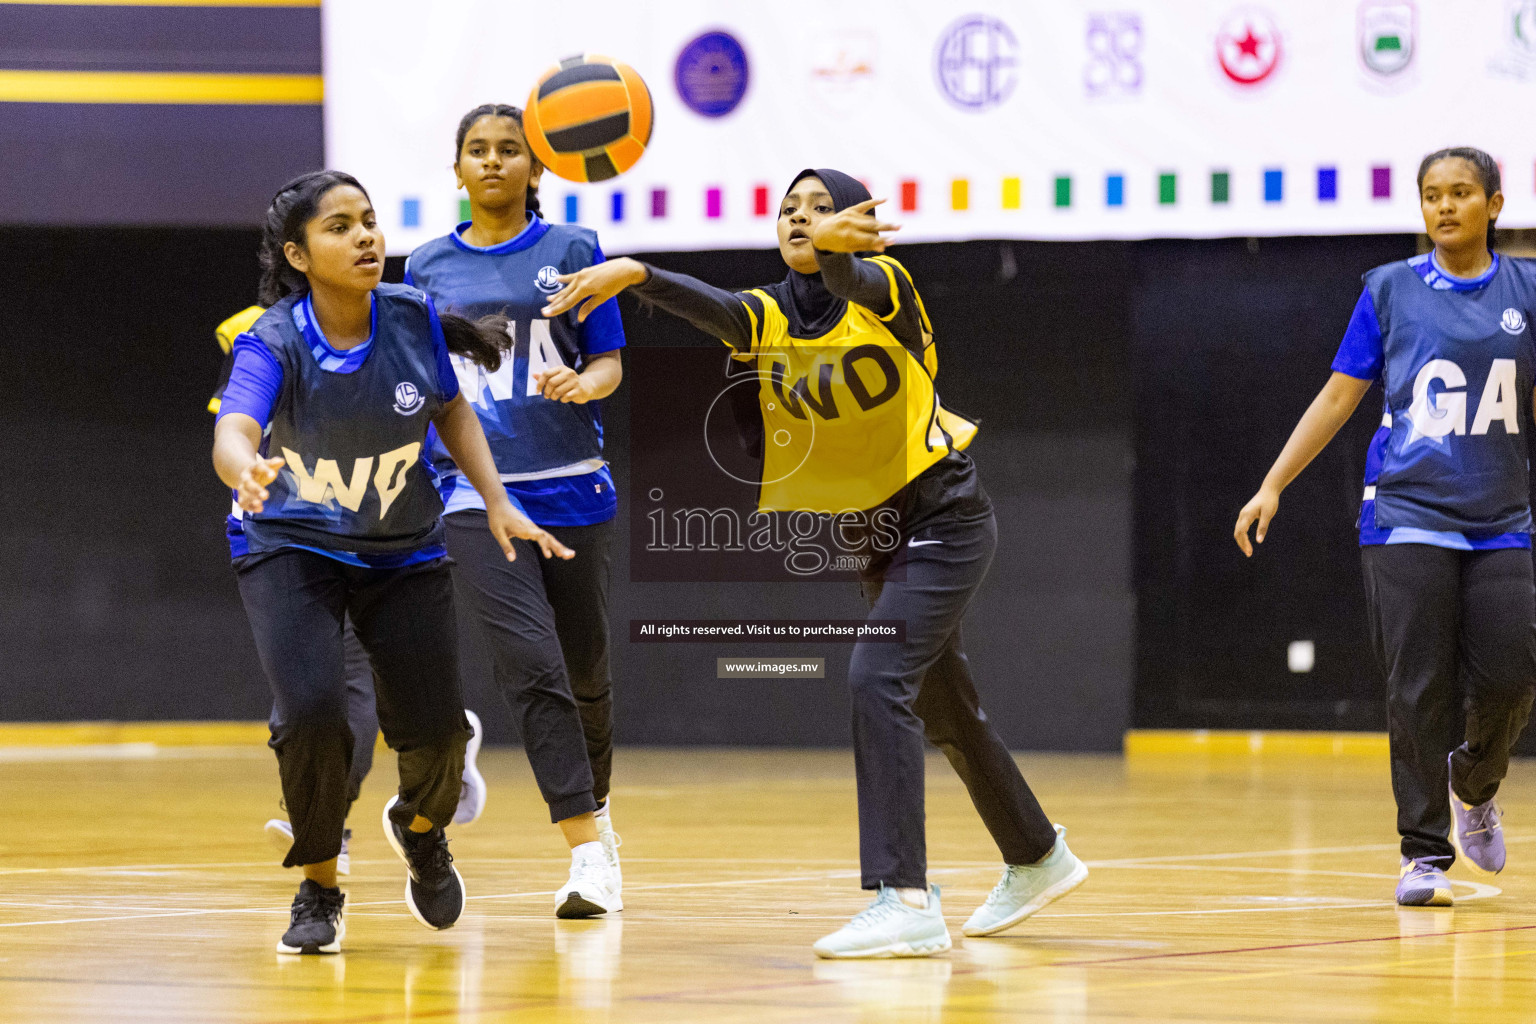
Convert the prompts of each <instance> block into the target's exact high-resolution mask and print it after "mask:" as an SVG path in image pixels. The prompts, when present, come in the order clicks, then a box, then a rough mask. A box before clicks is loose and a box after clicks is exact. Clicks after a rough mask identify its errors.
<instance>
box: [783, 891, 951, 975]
mask: <svg viewBox="0 0 1536 1024" xmlns="http://www.w3.org/2000/svg"><path fill="white" fill-rule="evenodd" d="M950 945H951V942H950V938H949V929H948V928H946V927H945V926H944V911H943V908H942V907H941V906H940V905H939V887H938V886H936V885H933V886H929V887H928V906H926V907H923V908H921V909H920V908H918V907H911V906H908V905H907V904H905V903H903V902H902V901H901V897H899V896H897V895H896V890H895V889H887V888H886V887H885V886H883V885H882V886H881V887H880V891H879V892H878V893H876V894H875V898H874V899H873V900H872V901H870V904H869V906H868V907H866V908H865V909H864V912H863V913H861V914H856V915H854V918H853V920H852V921H849V922H848V923H847V924H845V925H843V926H842V927H841V928H839V929H838V930H837V931H835V932H833V933H832V934H831V935H823V936H822V937H821V938H820V939H817V940H816V944H815V945H813V946H812V947H811V948H812V949H813V950H815V951H816V955H817V956H819V957H822V958H823V959H826V960H869V959H885V958H888V957H906V956H932V955H933V954H934V953H942V952H944V951H945V950H946V949H949V948H950Z"/></svg>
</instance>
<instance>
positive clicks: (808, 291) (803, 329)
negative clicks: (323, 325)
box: [763, 167, 871, 338]
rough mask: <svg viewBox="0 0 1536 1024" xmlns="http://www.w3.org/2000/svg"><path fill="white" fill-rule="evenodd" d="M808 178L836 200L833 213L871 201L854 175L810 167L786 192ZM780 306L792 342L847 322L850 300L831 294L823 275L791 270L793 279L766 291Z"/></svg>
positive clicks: (797, 177)
mask: <svg viewBox="0 0 1536 1024" xmlns="http://www.w3.org/2000/svg"><path fill="white" fill-rule="evenodd" d="M806 178H819V179H821V183H822V184H823V185H825V186H826V187H827V192H828V194H830V195H831V196H832V209H833V210H837V211H842V210H846V209H847V208H848V207H850V206H854V205H857V204H858V203H862V202H865V201H866V200H868V199H870V198H871V196H870V194H869V189H867V188H865V187H864V184H863V182H861V181H859V179H857V178H855V177H853V176H852V175H848V174H844V173H843V172H842V171H837V170H833V169H832V168H830V167H807V168H806V169H805V170H803V171H801V172H800V173H799V174H797V175H795V180H794V181H791V182H790V183H789V188H787V189H785V190H784V194H785V195H788V194H789V193H790V192H791V191H793V189H794V187H795V186H796V185H798V184H800V182H802V181H804V180H805V179H806ZM763 290H764V291H766V292H767V293H768V294H769V295H772V296H773V298H774V300H775V301H777V302H778V304H779V308H780V309H782V310H783V311H784V316H785V317H786V318H787V319H788V320H789V334H790V337H792V338H819V337H821V336H822V335H823V334H826V333H827V332H828V331H830V330H831V329H832V328H833V327H836V326H837V323H838V321H840V320H841V319H842V318H843V312H844V311H845V310H846V309H847V308H848V300H847V299H840V298H838V297H837V296H835V295H833V294H832V293H831V292H829V291H827V287H826V285H824V284H822V283H821V274H820V273H819V272H818V273H815V274H802V273H800V272H799V271H796V270H791V271H790V272H789V276H788V277H786V278H785V279H784V280H783V281H782V282H780V283H779V284H776V285H770V286H768V287H767V288H765V289H763Z"/></svg>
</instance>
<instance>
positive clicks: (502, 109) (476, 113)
mask: <svg viewBox="0 0 1536 1024" xmlns="http://www.w3.org/2000/svg"><path fill="white" fill-rule="evenodd" d="M482 117H507V118H511V119H512V121H513V123H515V124H516V125H517V130H518V131H519V132H522V131H523V110H522V108H521V107H514V106H512V105H511V104H508V103H482V104H480V105H479V106H478V107H476V108H475V109H474V110H471V111H470V112H469V113H467V114H465V115H464V116H463V117H461V118H459V130H458V132H456V133H455V134H454V137H453V165H454V166H455V167H457V166H458V165H459V156H460V154H462V153H463V152H464V137H465V136H466V135H468V134H469V130H470V128H472V127H474V124H475V122H476V121H478V120H480V119H481V118H482ZM523 145H525V146H526V145H528V133H527V132H523ZM528 159H529V161H530V162H531V163H532V164H533V166H534V167H539V166H542V165H541V164H540V163H539V158H538V157H536V156H534V155H533V150H532V149H529V150H528ZM523 205H524V207H525V208H526V209H527V210H528V212H529V213H531V214H533V215H534V216H535V217H537V216H539V215H540V213H541V211H540V210H539V190H538V189H537V188H535V187H534V186H532V185H529V186H528V196H527V198H526V199H524V200H523Z"/></svg>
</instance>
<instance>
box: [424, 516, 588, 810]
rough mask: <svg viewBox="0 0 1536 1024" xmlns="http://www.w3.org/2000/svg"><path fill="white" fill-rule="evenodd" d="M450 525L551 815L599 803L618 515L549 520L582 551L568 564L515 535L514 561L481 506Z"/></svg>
mask: <svg viewBox="0 0 1536 1024" xmlns="http://www.w3.org/2000/svg"><path fill="white" fill-rule="evenodd" d="M443 522H444V523H445V524H446V525H447V528H448V552H449V554H450V555H452V556H453V561H454V570H453V572H454V581H455V585H456V586H457V587H458V593H459V597H460V599H461V600H462V601H463V602H464V603H465V605H466V607H468V608H469V609H470V610H471V612H472V613H473V614H474V616H475V618H476V619H477V620H478V621H479V622H480V626H481V628H482V629H483V630H484V634H483V635H484V636H485V639H486V643H487V644H488V645H489V647H490V650H491V664H492V668H493V671H494V673H495V678H496V686H497V689H499V690H500V691H501V695H502V697H503V699H505V700H506V702H507V704H508V705H509V706H510V707H511V708H512V711H513V713H514V714H516V715H517V718H518V726H519V729H520V730H521V732H522V735H523V748H524V750H525V751H526V752H527V754H528V763H529V764H530V765H531V766H532V768H533V776H534V779H535V780H536V781H537V782H538V785H539V792H540V794H542V795H543V797H544V801H545V803H547V804H549V814H550V820H551V821H563V820H564V819H566V818H570V817H574V816H576V815H578V814H585V813H587V812H588V811H593V810H596V809H597V805H598V802H600V801H602V800H603V799H605V798H606V797H607V796H608V785H609V779H610V776H611V773H612V769H613V681H612V679H611V678H610V677H609V674H608V579H609V554H608V551H609V547H610V544H611V542H612V538H613V523H612V521H609V522H606V523H598V524H596V525H593V526H557V527H546V529H548V530H549V532H550V533H552V534H554V535H555V536H556V537H558V538H559V539H560V541H561V543H563V544H565V545H566V546H567V547H569V548H571V549H572V550H574V551H575V552H576V557H575V558H573V559H571V560H570V561H565V560H563V559H559V558H545V557H544V555H543V553H542V552H540V551H539V549H538V547H537V546H536V545H534V544H532V543H531V542H529V541H525V540H518V541H514V543H515V544H516V547H517V560H516V561H514V562H508V561H507V557H506V555H505V554H503V553H502V550H501V546H500V545H499V544H497V543H496V539H495V538H494V537H492V536H491V532H490V530H489V529H487V528H486V518H485V513H484V512H480V511H464V512H455V513H453V514H452V515H449V516H447V517H445V518H444V520H443Z"/></svg>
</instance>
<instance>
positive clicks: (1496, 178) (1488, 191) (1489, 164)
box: [1419, 146, 1503, 252]
mask: <svg viewBox="0 0 1536 1024" xmlns="http://www.w3.org/2000/svg"><path fill="white" fill-rule="evenodd" d="M1455 159H1460V160H1465V161H1466V162H1467V163H1469V164H1471V165H1472V166H1473V167H1474V168H1476V170H1477V178H1478V181H1480V182H1481V183H1482V186H1483V194H1484V195H1486V196H1487V197H1488V198H1489V199H1492V198H1493V194H1494V193H1495V192H1501V191H1503V175H1502V174H1500V173H1499V162H1498V161H1497V160H1495V159H1494V158H1493V157H1491V156H1489V155H1488V154H1487V153H1484V152H1483V151H1482V150H1480V149H1477V148H1475V147H1473V146H1451V147H1450V148H1448V149H1437V150H1435V151H1434V152H1433V153H1431V154H1429V156H1427V157H1425V158H1424V161H1423V162H1422V163H1420V164H1419V195H1421V196H1422V195H1423V194H1424V175H1426V174H1428V173H1429V169H1430V168H1431V167H1433V166H1434V165H1435V164H1437V163H1439V162H1440V161H1441V160H1455ZM1495 219H1496V218H1493V217H1490V218H1488V250H1489V251H1490V252H1492V251H1493V240H1494V233H1493V222H1494V220H1495Z"/></svg>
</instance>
